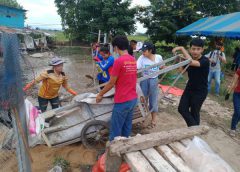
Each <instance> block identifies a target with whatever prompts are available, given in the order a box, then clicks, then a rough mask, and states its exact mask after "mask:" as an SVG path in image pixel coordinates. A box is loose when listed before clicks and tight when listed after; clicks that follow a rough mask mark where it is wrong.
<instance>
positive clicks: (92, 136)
mask: <svg viewBox="0 0 240 172" xmlns="http://www.w3.org/2000/svg"><path fill="white" fill-rule="evenodd" d="M108 134H109V125H108V123H107V122H105V121H100V120H93V121H90V122H88V123H87V124H86V125H85V126H84V127H83V129H82V132H81V140H82V143H83V145H84V146H85V147H87V148H90V149H98V150H101V149H104V148H105V146H106V142H107V141H108Z"/></svg>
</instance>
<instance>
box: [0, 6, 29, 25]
mask: <svg viewBox="0 0 240 172" xmlns="http://www.w3.org/2000/svg"><path fill="white" fill-rule="evenodd" d="M24 13H25V11H23V10H19V9H15V8H10V7H6V6H1V5H0V26H7V27H12V28H20V29H21V28H23V27H24Z"/></svg>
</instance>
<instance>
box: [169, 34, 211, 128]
mask: <svg viewBox="0 0 240 172" xmlns="http://www.w3.org/2000/svg"><path fill="white" fill-rule="evenodd" d="M203 47H204V41H203V40H201V39H194V40H192V41H191V43H190V54H191V55H189V54H188V52H187V50H186V49H185V48H184V47H176V48H174V49H173V50H172V52H173V53H174V54H175V53H176V51H181V52H182V53H183V58H184V59H191V63H190V67H189V68H188V69H187V72H188V78H189V80H188V82H187V86H186V88H185V90H184V92H183V95H182V97H181V100H180V103H179V106H178V111H179V113H180V114H181V115H182V116H183V118H184V120H185V121H186V123H187V126H188V127H190V126H194V125H199V124H200V113H199V112H200V109H201V107H202V104H203V102H204V100H205V99H206V97H207V94H208V73H209V60H208V58H207V57H205V56H204V55H202V53H203V51H204V48H203Z"/></svg>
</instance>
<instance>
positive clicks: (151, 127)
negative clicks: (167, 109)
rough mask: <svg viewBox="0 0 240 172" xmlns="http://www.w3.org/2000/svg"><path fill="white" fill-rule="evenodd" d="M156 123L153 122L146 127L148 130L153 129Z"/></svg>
mask: <svg viewBox="0 0 240 172" xmlns="http://www.w3.org/2000/svg"><path fill="white" fill-rule="evenodd" d="M156 125H157V124H156V123H155V122H152V123H151V124H150V125H149V126H147V128H148V129H153V128H155V127H156Z"/></svg>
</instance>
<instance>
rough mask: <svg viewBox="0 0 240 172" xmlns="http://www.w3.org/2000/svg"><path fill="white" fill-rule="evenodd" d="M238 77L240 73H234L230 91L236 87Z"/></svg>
mask: <svg viewBox="0 0 240 172" xmlns="http://www.w3.org/2000/svg"><path fill="white" fill-rule="evenodd" d="M238 78H239V76H238V74H234V76H233V81H232V83H231V85H230V86H229V87H228V93H231V92H233V90H234V89H235V88H236V86H237V82H238Z"/></svg>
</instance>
